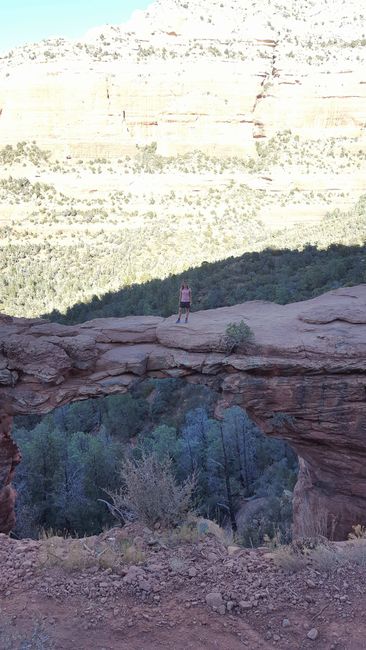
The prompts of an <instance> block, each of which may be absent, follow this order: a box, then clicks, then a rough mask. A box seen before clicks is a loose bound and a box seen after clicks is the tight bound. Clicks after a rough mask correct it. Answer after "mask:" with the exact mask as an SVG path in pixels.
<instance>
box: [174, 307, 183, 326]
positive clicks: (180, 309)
mask: <svg viewBox="0 0 366 650" xmlns="http://www.w3.org/2000/svg"><path fill="white" fill-rule="evenodd" d="M181 316H182V308H181V307H179V310H178V318H177V320H176V321H175V322H176V323H179V322H180V319H181Z"/></svg>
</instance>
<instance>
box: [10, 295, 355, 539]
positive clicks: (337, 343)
mask: <svg viewBox="0 0 366 650" xmlns="http://www.w3.org/2000/svg"><path fill="white" fill-rule="evenodd" d="M175 318H176V317H175V316H172V317H171V318H168V319H163V318H159V317H152V316H140V317H139V316H134V317H128V318H102V319H96V320H93V321H89V322H86V323H83V324H81V325H75V326H65V325H59V324H57V323H49V322H47V321H41V320H35V319H34V320H30V319H18V318H9V317H2V318H1V321H0V350H1V354H0V401H1V405H2V407H1V408H2V420H1V422H2V429H1V430H0V490H1V491H0V531H5V532H8V531H9V530H10V528H11V527H12V526H13V524H14V515H13V506H14V493H13V491H12V489H11V487H10V483H11V478H12V475H13V471H14V468H15V465H16V464H17V463H18V462H19V452H18V450H17V448H16V446H15V445H14V443H12V441H11V438H10V435H9V434H10V419H9V418H10V417H11V415H13V414H22V413H23V414H24V413H46V412H48V411H50V410H52V409H53V408H55V407H57V406H60V405H62V404H66V403H68V402H72V401H76V400H80V399H87V398H90V397H97V396H102V395H108V394H113V393H124V392H126V391H128V390H129V388H130V387H131V386H133V385H134V384H135V383H136V382H139V381H141V380H143V379H144V378H146V377H183V378H186V380H187V381H191V382H195V383H205V384H207V385H209V386H211V387H212V388H214V389H216V390H217V391H218V392H219V393H220V394H221V400H220V402H219V405H218V408H217V416H218V417H220V414H221V412H222V409H223V408H224V407H226V406H229V405H231V404H239V405H240V406H242V407H244V408H246V409H247V411H248V413H249V415H250V416H252V417H253V419H254V420H255V421H256V422H257V423H258V424H259V426H261V427H262V429H263V430H264V432H265V433H267V434H268V435H272V436H275V437H279V438H283V439H285V440H287V441H288V442H289V443H290V445H291V446H292V447H293V448H294V449H295V450H296V451H297V453H298V455H299V457H300V474H299V479H298V483H297V486H296V490H295V497H294V515H295V518H294V532H295V534H303V533H305V532H306V531H309V530H310V531H311V530H316V529H317V527H319V525H321V526H322V527H323V529H324V522H325V523H326V525H327V526H328V530H329V531H330V530H331V529H332V532H333V534H334V535H335V537H336V538H338V539H342V538H345V537H346V536H347V534H348V533H349V532H350V530H351V527H352V525H355V524H358V523H361V524H363V525H365V524H366V514H365V513H366V507H365V506H366V468H365V463H364V457H365V453H366V441H365V430H366V397H365V395H366V285H360V286H358V287H352V288H344V289H338V290H336V291H331V292H329V293H327V294H324V295H323V296H320V297H318V298H315V299H312V300H309V301H306V302H300V303H293V304H289V305H277V304H273V303H269V302H262V301H255V302H248V303H244V304H241V305H235V306H233V307H223V308H219V309H214V310H210V311H201V312H195V313H192V314H191V317H190V320H189V323H187V324H185V323H184V324H176V322H175ZM242 321H243V322H244V323H245V324H246V325H247V326H248V327H249V330H250V331H249V336H246V335H243V336H242V339H241V342H239V345H238V346H237V347H236V349H234V350H233V349H232V344H233V342H232V340H231V339H229V340H228V339H227V332H226V330H227V327H228V325H229V324H232V323H236V324H237V325H238V324H240V323H241V322H242ZM244 329H245V328H244ZM304 526H305V530H304Z"/></svg>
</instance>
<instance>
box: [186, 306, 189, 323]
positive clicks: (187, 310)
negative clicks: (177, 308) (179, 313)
mask: <svg viewBox="0 0 366 650" xmlns="http://www.w3.org/2000/svg"><path fill="white" fill-rule="evenodd" d="M188 316H189V307H187V309H186V323H188Z"/></svg>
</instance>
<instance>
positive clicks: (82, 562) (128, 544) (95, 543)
mask: <svg viewBox="0 0 366 650" xmlns="http://www.w3.org/2000/svg"><path fill="white" fill-rule="evenodd" d="M144 559H145V556H144V553H143V551H142V550H141V549H140V548H138V547H137V546H136V545H134V543H133V542H132V540H129V539H121V540H116V539H115V538H109V539H106V540H101V539H99V538H93V537H91V538H85V539H77V540H76V539H64V538H62V537H49V538H47V539H46V540H45V543H44V545H43V547H42V551H41V555H40V564H41V566H42V567H43V568H44V567H47V568H49V567H60V568H62V569H64V570H65V571H71V572H72V571H85V569H88V568H90V567H98V568H100V569H112V570H113V571H115V572H116V573H118V572H120V571H121V570H122V569H123V567H125V566H126V565H129V564H139V563H141V562H143V561H144Z"/></svg>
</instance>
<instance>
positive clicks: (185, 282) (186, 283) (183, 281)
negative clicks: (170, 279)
mask: <svg viewBox="0 0 366 650" xmlns="http://www.w3.org/2000/svg"><path fill="white" fill-rule="evenodd" d="M184 285H187V289H189V284H188V281H187V280H182V285H181V289H183V288H184Z"/></svg>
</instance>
